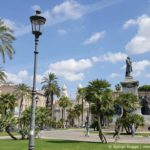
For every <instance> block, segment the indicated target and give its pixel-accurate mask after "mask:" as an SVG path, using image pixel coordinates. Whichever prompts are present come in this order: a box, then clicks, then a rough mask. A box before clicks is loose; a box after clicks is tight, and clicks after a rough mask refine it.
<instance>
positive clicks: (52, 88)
mask: <svg viewBox="0 0 150 150" xmlns="http://www.w3.org/2000/svg"><path fill="white" fill-rule="evenodd" d="M42 84H43V86H42V90H44V91H45V96H46V98H47V102H46V104H47V107H49V106H50V110H51V118H52V120H53V102H54V95H56V96H59V93H60V88H59V86H58V82H57V77H56V75H55V74H54V73H51V72H50V73H48V76H45V77H44V78H43V81H42Z"/></svg>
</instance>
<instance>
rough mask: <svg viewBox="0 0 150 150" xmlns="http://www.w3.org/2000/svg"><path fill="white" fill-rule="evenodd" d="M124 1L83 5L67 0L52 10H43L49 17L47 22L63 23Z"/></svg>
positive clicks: (51, 23)
mask: <svg viewBox="0 0 150 150" xmlns="http://www.w3.org/2000/svg"><path fill="white" fill-rule="evenodd" d="M122 1H124V0H115V1H107V0H102V1H100V2H95V3H92V4H87V5H82V4H80V3H79V2H77V1H75V0H66V1H64V2H62V3H60V4H58V5H56V6H54V7H53V8H52V9H51V10H45V11H44V12H43V15H44V16H45V17H46V19H47V22H46V24H47V25H53V24H57V23H62V22H64V21H68V20H77V19H80V18H81V17H83V16H84V15H86V14H89V13H92V12H95V11H98V10H102V9H104V8H106V7H110V6H112V5H114V4H117V3H120V2H122Z"/></svg>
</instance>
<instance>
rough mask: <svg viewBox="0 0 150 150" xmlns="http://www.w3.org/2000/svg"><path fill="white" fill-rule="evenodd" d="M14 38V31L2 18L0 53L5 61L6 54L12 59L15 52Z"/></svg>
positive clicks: (0, 21) (0, 24) (0, 22)
mask: <svg viewBox="0 0 150 150" xmlns="http://www.w3.org/2000/svg"><path fill="white" fill-rule="evenodd" d="M14 40H15V38H14V36H13V31H12V30H11V29H10V28H9V27H7V26H6V25H5V24H4V22H3V21H2V20H1V19H0V53H1V55H2V60H3V62H5V54H7V55H8V57H9V58H10V59H12V56H13V54H14V53H15V51H14V48H13V46H12V42H13V41H14Z"/></svg>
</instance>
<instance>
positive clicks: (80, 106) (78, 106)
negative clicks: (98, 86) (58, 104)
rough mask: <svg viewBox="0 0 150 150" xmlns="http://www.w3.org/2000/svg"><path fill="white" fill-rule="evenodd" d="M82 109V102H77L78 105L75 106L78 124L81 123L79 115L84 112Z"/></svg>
mask: <svg viewBox="0 0 150 150" xmlns="http://www.w3.org/2000/svg"><path fill="white" fill-rule="evenodd" d="M82 110H83V107H82V104H76V105H75V106H74V111H75V113H76V116H77V118H78V125H79V123H80V121H79V120H80V119H79V117H80V115H81V113H82V112H83V111H82ZM82 126H83V122H82Z"/></svg>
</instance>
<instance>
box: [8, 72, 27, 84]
mask: <svg viewBox="0 0 150 150" xmlns="http://www.w3.org/2000/svg"><path fill="white" fill-rule="evenodd" d="M6 75H7V81H8V82H13V83H15V84H19V83H22V82H23V81H24V80H26V79H28V72H27V71H26V70H21V71H19V72H18V73H17V74H13V73H8V72H6Z"/></svg>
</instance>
